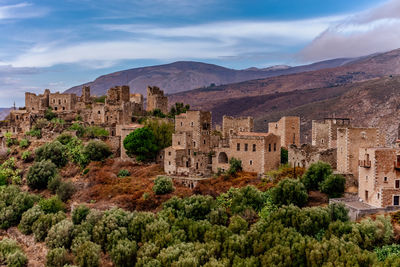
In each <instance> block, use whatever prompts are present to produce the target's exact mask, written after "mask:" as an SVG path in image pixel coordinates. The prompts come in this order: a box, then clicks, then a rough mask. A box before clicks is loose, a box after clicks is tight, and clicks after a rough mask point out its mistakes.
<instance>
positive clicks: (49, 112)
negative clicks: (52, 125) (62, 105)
mask: <svg viewBox="0 0 400 267" xmlns="http://www.w3.org/2000/svg"><path fill="white" fill-rule="evenodd" d="M44 117H45V119H46V120H48V121H51V120H52V119H54V118H57V114H55V113H54V112H53V110H52V108H48V109H46V111H45V112H44Z"/></svg>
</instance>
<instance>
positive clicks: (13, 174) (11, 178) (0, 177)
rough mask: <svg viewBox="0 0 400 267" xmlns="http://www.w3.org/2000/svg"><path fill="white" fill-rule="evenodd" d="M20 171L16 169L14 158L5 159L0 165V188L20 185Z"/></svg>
mask: <svg viewBox="0 0 400 267" xmlns="http://www.w3.org/2000/svg"><path fill="white" fill-rule="evenodd" d="M20 183H21V170H19V169H17V166H16V164H15V158H14V157H12V158H9V159H7V160H6V161H5V162H4V163H3V164H1V165H0V186H1V185H7V184H20Z"/></svg>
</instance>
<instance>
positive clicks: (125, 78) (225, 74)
mask: <svg viewBox="0 0 400 267" xmlns="http://www.w3.org/2000/svg"><path fill="white" fill-rule="evenodd" d="M354 60H358V59H335V60H328V61H322V62H317V63H314V64H310V65H305V66H299V67H289V66H274V67H270V68H265V69H258V68H249V69H245V70H234V69H228V68H224V67H220V66H217V65H212V64H205V63H200V62H189V61H181V62H175V63H171V64H166V65H159V66H152V67H144V68H135V69H129V70H124V71H119V72H115V73H111V74H108V75H103V76H100V77H99V78H97V79H96V80H94V81H93V82H89V83H86V84H85V85H89V86H91V88H92V93H93V94H95V95H104V94H106V92H107V90H108V89H109V88H111V87H113V86H115V85H125V84H128V85H129V86H130V87H131V88H132V91H134V92H139V93H142V94H146V87H147V85H156V86H159V87H160V88H162V89H163V90H164V91H165V92H166V93H168V94H172V93H177V92H182V91H187V90H192V89H195V88H201V87H205V86H210V85H211V84H215V85H221V84H230V83H237V82H242V81H247V80H253V79H259V78H266V77H273V76H278V75H285V74H292V73H298V72H304V71H311V70H318V69H322V68H328V67H336V66H341V65H343V64H348V63H349V62H352V61H354ZM81 88H82V85H78V86H75V87H72V88H70V89H68V90H67V92H72V93H76V94H78V95H80V94H81Z"/></svg>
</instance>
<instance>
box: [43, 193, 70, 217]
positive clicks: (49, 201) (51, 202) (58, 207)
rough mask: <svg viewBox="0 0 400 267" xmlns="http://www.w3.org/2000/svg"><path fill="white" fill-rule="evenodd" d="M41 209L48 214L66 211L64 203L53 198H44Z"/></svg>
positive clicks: (55, 197)
mask: <svg viewBox="0 0 400 267" xmlns="http://www.w3.org/2000/svg"><path fill="white" fill-rule="evenodd" d="M38 205H39V207H40V209H41V210H42V211H43V212H44V213H46V214H48V213H57V212H59V211H64V209H65V207H64V203H63V202H62V201H61V200H60V199H59V198H58V197H57V196H54V197H51V198H44V199H42V200H40V201H39V204H38Z"/></svg>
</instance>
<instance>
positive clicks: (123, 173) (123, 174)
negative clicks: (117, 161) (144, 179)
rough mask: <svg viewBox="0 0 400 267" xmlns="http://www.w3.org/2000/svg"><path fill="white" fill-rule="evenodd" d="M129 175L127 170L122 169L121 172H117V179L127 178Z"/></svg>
mask: <svg viewBox="0 0 400 267" xmlns="http://www.w3.org/2000/svg"><path fill="white" fill-rule="evenodd" d="M129 175H131V173H130V172H129V171H128V170H124V169H122V170H119V172H118V177H120V178H123V177H127V176H129Z"/></svg>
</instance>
